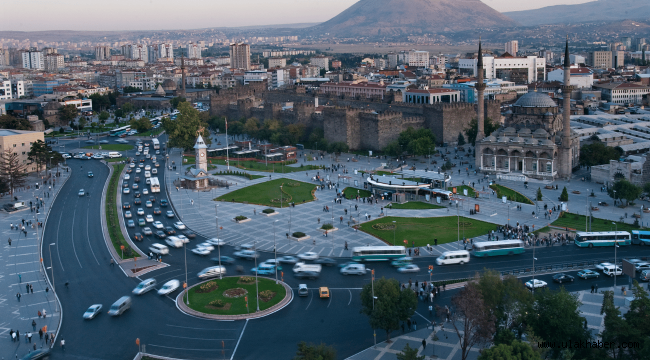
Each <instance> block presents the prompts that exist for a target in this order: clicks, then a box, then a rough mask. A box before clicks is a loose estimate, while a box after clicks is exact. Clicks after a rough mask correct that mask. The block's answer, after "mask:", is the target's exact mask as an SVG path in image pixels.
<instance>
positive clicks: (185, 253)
mask: <svg viewBox="0 0 650 360" xmlns="http://www.w3.org/2000/svg"><path fill="white" fill-rule="evenodd" d="M183 256H185V288H186V289H187V290H186V291H187V305H189V304H190V288H189V285H188V283H187V244H186V243H185V241H183Z"/></svg>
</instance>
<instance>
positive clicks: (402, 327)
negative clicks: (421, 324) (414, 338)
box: [402, 323, 404, 334]
mask: <svg viewBox="0 0 650 360" xmlns="http://www.w3.org/2000/svg"><path fill="white" fill-rule="evenodd" d="M402 334H404V323H402Z"/></svg>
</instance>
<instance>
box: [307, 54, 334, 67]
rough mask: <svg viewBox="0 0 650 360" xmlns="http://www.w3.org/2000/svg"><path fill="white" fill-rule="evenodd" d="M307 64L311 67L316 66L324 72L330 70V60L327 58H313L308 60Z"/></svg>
mask: <svg viewBox="0 0 650 360" xmlns="http://www.w3.org/2000/svg"><path fill="white" fill-rule="evenodd" d="M309 62H310V64H311V65H314V66H318V67H319V68H321V69H325V71H329V70H330V58H328V57H327V56H314V57H312V58H311V59H309Z"/></svg>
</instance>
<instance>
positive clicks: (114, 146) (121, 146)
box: [84, 144, 133, 151]
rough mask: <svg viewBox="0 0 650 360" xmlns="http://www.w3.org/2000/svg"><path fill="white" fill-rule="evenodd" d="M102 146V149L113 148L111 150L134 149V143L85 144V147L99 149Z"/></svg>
mask: <svg viewBox="0 0 650 360" xmlns="http://www.w3.org/2000/svg"><path fill="white" fill-rule="evenodd" d="M100 146H101V148H102V150H111V151H127V150H131V149H133V145H129V144H101V145H93V146H85V147H84V149H95V150H99V147H100Z"/></svg>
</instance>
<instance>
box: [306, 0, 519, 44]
mask: <svg viewBox="0 0 650 360" xmlns="http://www.w3.org/2000/svg"><path fill="white" fill-rule="evenodd" d="M515 25H517V24H516V23H515V22H514V21H513V20H512V19H510V18H508V17H507V16H504V15H503V14H501V13H499V12H498V11H496V10H494V9H492V8H491V7H489V6H487V5H485V4H484V3H482V2H481V1H480V0H360V1H359V2H357V3H356V4H354V5H352V6H351V7H349V8H348V9H346V10H344V11H343V12H341V13H340V14H338V15H337V16H335V17H333V18H332V19H330V20H328V21H326V22H324V23H322V24H320V25H317V26H315V27H313V28H311V29H307V30H308V31H309V32H310V33H312V34H314V35H327V34H329V35H330V36H337V37H359V36H394V35H409V34H423V33H443V32H449V31H462V30H471V29H481V28H499V27H508V26H515Z"/></svg>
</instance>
